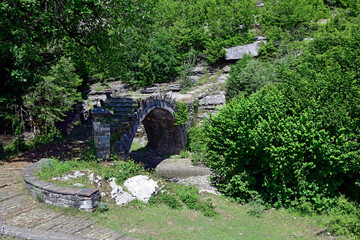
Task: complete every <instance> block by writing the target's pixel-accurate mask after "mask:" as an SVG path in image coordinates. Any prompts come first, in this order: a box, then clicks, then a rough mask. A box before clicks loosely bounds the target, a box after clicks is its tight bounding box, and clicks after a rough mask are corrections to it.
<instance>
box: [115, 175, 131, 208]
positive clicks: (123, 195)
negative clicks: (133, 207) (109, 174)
mask: <svg viewBox="0 0 360 240" xmlns="http://www.w3.org/2000/svg"><path fill="white" fill-rule="evenodd" d="M109 180H110V182H109V185H110V187H111V189H112V190H111V193H110V195H111V197H112V198H113V199H115V202H116V204H117V205H126V204H128V203H130V202H131V201H133V200H135V197H133V196H131V194H129V193H127V192H125V191H124V189H123V188H122V187H121V186H119V185H117V184H116V182H115V178H110V179H109Z"/></svg>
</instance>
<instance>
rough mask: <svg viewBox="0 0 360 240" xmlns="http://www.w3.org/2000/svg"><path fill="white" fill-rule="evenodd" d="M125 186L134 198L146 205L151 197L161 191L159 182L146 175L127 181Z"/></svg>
mask: <svg viewBox="0 0 360 240" xmlns="http://www.w3.org/2000/svg"><path fill="white" fill-rule="evenodd" d="M124 186H125V187H126V188H127V189H128V190H129V192H130V193H131V194H132V195H133V196H135V197H136V198H137V199H138V200H140V201H142V202H144V203H148V202H149V200H150V198H151V196H152V195H153V194H156V193H157V192H158V191H159V186H158V184H157V182H156V181H154V180H153V179H151V178H149V177H148V176H145V175H138V176H135V177H132V178H129V179H127V180H126V181H125V183H124Z"/></svg>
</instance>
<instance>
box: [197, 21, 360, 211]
mask: <svg viewBox="0 0 360 240" xmlns="http://www.w3.org/2000/svg"><path fill="white" fill-rule="evenodd" d="M336 19H337V18H336ZM336 19H335V20H334V22H332V23H331V24H329V25H327V26H326V27H325V28H324V29H323V30H322V31H320V32H319V33H318V34H317V36H316V38H315V40H313V41H311V42H309V43H305V45H304V46H303V52H302V54H301V55H300V56H297V57H292V58H291V57H290V58H288V59H287V60H286V61H283V62H282V64H279V65H278V66H277V67H276V73H277V77H278V78H279V79H280V80H281V83H278V84H277V85H276V86H267V87H265V88H264V89H262V90H261V91H260V92H258V93H256V94H253V95H251V96H250V97H249V98H245V97H243V96H240V97H238V98H236V99H234V100H233V101H231V102H230V103H229V104H228V105H227V106H226V107H225V108H224V109H223V110H222V111H221V112H220V113H219V114H218V115H217V116H213V117H211V118H210V120H209V121H208V122H207V123H206V124H205V126H204V131H205V136H206V138H205V143H206V147H207V149H208V158H209V161H208V162H209V166H210V167H211V168H212V169H213V171H214V172H215V173H216V174H217V178H216V181H217V185H218V186H219V188H220V190H221V191H223V192H225V193H226V194H227V195H229V196H231V197H233V198H235V199H238V200H242V199H245V200H246V199H249V198H251V197H253V196H254V195H257V194H260V195H262V197H263V199H264V200H266V201H269V202H272V203H273V204H274V205H275V206H290V205H293V204H295V205H296V204H302V203H304V202H310V203H311V204H312V205H313V206H314V209H315V210H317V211H322V210H324V209H326V208H327V207H329V206H330V205H332V204H334V202H335V200H336V198H337V196H338V195H339V193H344V194H346V195H347V196H348V197H350V198H351V199H353V200H357V201H359V200H360V198H359V190H360V186H359V182H358V179H359V178H360V164H359V163H360V139H359V136H360V104H359V102H360V82H359V79H360V78H359V76H360V70H359V68H358V66H359V57H358V56H359V54H360V52H359V51H360V50H359V48H358V46H359V43H360V39H359V38H360V36H359V34H358V31H359V30H360V29H359V26H360V24H359V18H357V19H354V20H353V21H352V22H343V21H341V20H340V19H337V20H336Z"/></svg>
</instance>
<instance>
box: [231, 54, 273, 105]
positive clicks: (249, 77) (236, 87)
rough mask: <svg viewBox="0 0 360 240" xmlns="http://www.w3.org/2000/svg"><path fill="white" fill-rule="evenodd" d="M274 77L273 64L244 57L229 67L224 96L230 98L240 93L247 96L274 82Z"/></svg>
mask: <svg viewBox="0 0 360 240" xmlns="http://www.w3.org/2000/svg"><path fill="white" fill-rule="evenodd" d="M275 79H276V75H275V72H274V66H273V65H271V64H269V63H263V62H261V61H259V60H255V59H251V58H250V57H245V58H243V59H241V60H239V61H238V62H237V63H236V64H235V65H234V66H232V67H231V70H230V78H228V80H227V82H226V98H227V100H230V99H231V98H233V97H235V96H237V95H239V94H240V93H243V94H244V95H245V96H248V95H250V94H252V93H254V92H256V91H258V90H259V89H260V88H261V87H263V86H265V85H267V84H270V83H273V82H275Z"/></svg>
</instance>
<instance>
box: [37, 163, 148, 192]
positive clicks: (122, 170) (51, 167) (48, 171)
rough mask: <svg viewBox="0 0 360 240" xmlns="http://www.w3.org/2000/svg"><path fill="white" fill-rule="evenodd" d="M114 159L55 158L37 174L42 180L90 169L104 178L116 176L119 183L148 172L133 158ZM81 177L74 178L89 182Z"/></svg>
mask: <svg viewBox="0 0 360 240" xmlns="http://www.w3.org/2000/svg"><path fill="white" fill-rule="evenodd" d="M113 160H114V161H113V162H112V163H111V164H109V163H105V162H98V161H96V160H89V161H81V160H71V161H59V160H56V159H53V160H52V161H51V162H49V163H48V164H44V165H43V166H42V167H41V168H40V170H39V171H37V172H36V173H35V174H36V175H37V176H38V177H39V179H40V180H44V181H49V180H51V179H52V178H53V177H60V176H63V175H65V174H68V173H69V172H70V171H76V170H90V171H91V172H94V173H97V174H98V175H99V176H101V177H102V178H103V179H104V178H111V177H115V178H116V180H117V182H118V183H122V182H123V181H125V180H126V179H128V178H130V177H133V176H135V175H140V174H148V172H147V171H146V170H145V169H144V168H143V166H142V165H140V164H137V163H135V162H134V161H132V160H131V159H128V160H127V161H122V160H118V159H116V158H114V159H113ZM79 179H80V180H79V181H80V182H79V181H77V179H74V181H75V182H79V183H84V184H85V185H86V184H87V182H86V178H85V177H83V182H81V178H79ZM72 181H73V180H71V181H70V183H71V184H72Z"/></svg>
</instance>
